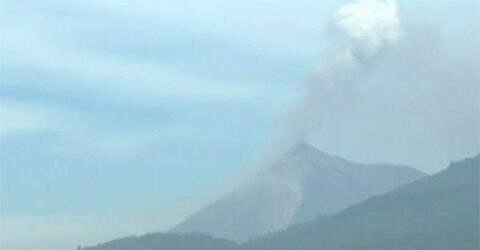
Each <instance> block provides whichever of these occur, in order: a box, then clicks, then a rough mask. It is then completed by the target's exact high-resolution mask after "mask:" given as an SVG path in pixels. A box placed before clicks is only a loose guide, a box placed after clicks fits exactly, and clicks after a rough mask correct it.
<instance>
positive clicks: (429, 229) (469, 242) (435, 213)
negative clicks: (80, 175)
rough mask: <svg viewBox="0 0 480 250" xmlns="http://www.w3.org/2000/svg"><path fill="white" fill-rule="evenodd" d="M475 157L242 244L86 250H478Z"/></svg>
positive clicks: (207, 240) (178, 239) (188, 237)
mask: <svg viewBox="0 0 480 250" xmlns="http://www.w3.org/2000/svg"><path fill="white" fill-rule="evenodd" d="M479 168H480V155H477V156H476V157H474V158H469V159H466V160H463V161H460V162H456V163H453V164H451V166H450V167H449V168H448V169H446V170H444V171H442V172H440V173H438V174H435V175H433V176H429V177H425V178H422V179H420V180H417V181H414V182H412V183H410V184H407V185H405V186H403V187H400V188H397V189H395V190H393V191H391V192H388V193H386V194H383V195H379V196H375V197H373V198H370V199H367V200H365V201H362V202H359V203H357V204H355V205H352V206H350V207H348V208H347V209H345V210H343V211H341V212H338V213H336V214H334V215H331V216H327V217H321V218H320V217H319V218H318V219H316V220H313V221H311V222H308V223H304V224H300V225H296V226H293V227H290V228H289V229H287V230H284V231H280V232H277V233H273V234H269V235H267V236H264V237H261V238H258V239H255V240H251V241H249V242H246V243H243V244H241V245H239V244H235V243H232V242H229V241H227V240H224V239H214V238H211V237H210V236H207V235H202V234H163V233H156V234H147V235H145V236H141V237H130V238H123V239H119V240H114V241H110V242H107V243H104V244H100V245H98V246H97V247H93V248H87V249H193V248H195V249H232V248H241V249H479V247H480V246H479V241H480V237H479V234H480V232H479V223H480V222H479V221H480V220H479V212H480V210H479V202H480V201H479V199H480V194H479V188H480V187H479V178H480V173H479Z"/></svg>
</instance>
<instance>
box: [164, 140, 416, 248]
mask: <svg viewBox="0 0 480 250" xmlns="http://www.w3.org/2000/svg"><path fill="white" fill-rule="evenodd" d="M423 175H424V174H423V173H421V172H419V171H417V170H414V169H412V168H409V167H405V166H396V165H380V164H376V165H363V164H356V163H352V162H349V161H346V160H344V159H341V158H339V157H334V156H330V155H328V154H325V153H322V152H320V151H318V150H317V149H315V148H313V147H311V146H309V145H307V144H303V143H302V144H298V145H296V146H295V147H293V148H292V149H291V150H290V151H288V152H287V153H286V154H284V155H283V156H282V157H281V158H280V159H279V160H278V161H276V162H274V164H272V165H271V166H269V167H268V168H266V169H265V170H264V171H263V172H261V173H260V174H259V175H258V176H256V178H255V179H254V180H252V181H251V182H250V183H248V184H246V185H244V186H242V187H240V188H239V189H237V190H235V191H234V192H233V193H231V194H230V195H227V196H225V197H223V198H222V199H220V200H218V201H216V202H214V203H212V204H210V205H209V206H207V207H205V208H204V209H202V210H200V211H199V212H198V213H196V214H194V215H193V216H191V217H190V218H188V219H187V220H186V221H184V222H182V223H181V224H180V225H178V226H177V227H175V228H173V229H172V232H201V233H206V234H210V235H212V236H214V237H222V238H227V239H230V240H234V241H237V242H241V241H245V240H248V239H250V238H254V237H258V236H261V235H264V234H266V233H269V232H274V231H278V230H281V229H285V228H287V227H288V226H290V225H292V224H295V223H300V222H304V221H309V220H312V219H314V218H316V217H317V216H319V215H328V214H332V213H335V212H337V211H340V210H341V209H343V208H346V207H347V206H349V205H351V204H353V203H356V202H359V201H361V200H364V199H366V198H368V197H371V196H373V195H376V194H380V193H383V192H386V191H389V190H391V189H393V188H395V187H398V186H400V185H403V184H405V183H408V182H411V181H413V180H415V179H418V178H420V177H422V176H423Z"/></svg>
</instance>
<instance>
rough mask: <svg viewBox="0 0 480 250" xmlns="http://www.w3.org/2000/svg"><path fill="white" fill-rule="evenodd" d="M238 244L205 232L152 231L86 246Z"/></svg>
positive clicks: (117, 248) (229, 246)
mask: <svg viewBox="0 0 480 250" xmlns="http://www.w3.org/2000/svg"><path fill="white" fill-rule="evenodd" d="M237 247H238V245H237V244H235V243H233V242H230V241H228V240H225V239H215V238H212V237H210V236H208V235H203V234H197V233H193V234H171V233H151V234H146V235H143V236H140V237H135V236H132V237H126V238H121V239H116V240H112V241H109V242H106V243H102V244H98V245H97V246H93V247H85V248H81V249H85V250H101V249H109V250H112V249H115V250H120V249H132V250H139V249H149V250H150V249H234V248H237Z"/></svg>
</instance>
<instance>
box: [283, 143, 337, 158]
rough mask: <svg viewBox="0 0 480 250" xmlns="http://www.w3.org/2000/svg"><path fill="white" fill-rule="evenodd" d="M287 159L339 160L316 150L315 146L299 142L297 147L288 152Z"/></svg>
mask: <svg viewBox="0 0 480 250" xmlns="http://www.w3.org/2000/svg"><path fill="white" fill-rule="evenodd" d="M284 156H285V157H287V158H291V157H292V156H293V157H301V158H305V159H308V158H312V157H313V158H316V159H318V158H323V159H327V158H329V159H337V158H338V157H335V156H333V155H329V154H327V153H325V152H323V151H320V150H319V149H317V148H315V147H314V146H312V145H310V144H308V143H306V142H298V143H296V144H295V145H293V146H292V147H291V148H290V149H289V150H287V151H286V153H285V155H284Z"/></svg>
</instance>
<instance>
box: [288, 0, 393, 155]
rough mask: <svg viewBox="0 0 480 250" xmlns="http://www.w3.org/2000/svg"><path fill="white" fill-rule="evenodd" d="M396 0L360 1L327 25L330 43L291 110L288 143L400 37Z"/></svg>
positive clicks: (338, 101) (301, 137) (338, 103)
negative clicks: (302, 95) (329, 25)
mask: <svg viewBox="0 0 480 250" xmlns="http://www.w3.org/2000/svg"><path fill="white" fill-rule="evenodd" d="M397 12H398V9H397V5H396V3H395V1H394V0H359V1H357V2H353V3H348V4H345V5H343V6H342V7H340V8H339V9H338V11H337V12H336V13H335V15H334V18H333V23H332V25H331V34H330V35H331V36H330V38H331V39H330V47H329V49H328V51H327V53H326V56H325V58H324V60H323V62H322V63H321V64H319V66H317V68H316V69H315V70H314V73H313V76H312V78H311V79H310V80H311V81H310V82H309V85H308V86H307V91H306V93H305V95H304V97H303V98H302V99H301V100H300V102H299V103H297V105H296V106H295V107H293V109H292V110H291V112H292V114H290V116H289V120H290V122H291V123H290V128H289V129H288V130H289V131H288V132H287V134H288V135H287V138H286V141H287V144H289V145H287V146H291V144H295V143H298V142H300V141H303V140H305V139H306V138H307V137H308V135H309V133H310V132H311V131H312V130H313V129H314V128H315V127H316V126H317V125H318V123H320V122H321V120H323V119H328V111H329V110H332V109H335V107H338V106H342V105H343V106H344V104H342V103H341V102H342V100H345V95H346V94H348V93H349V92H350V91H351V89H352V88H353V86H354V85H355V83H357V82H359V81H360V80H361V78H362V77H363V76H364V75H365V74H366V71H367V69H368V68H370V67H372V66H374V65H375V63H376V61H377V58H378V55H379V54H380V53H381V52H382V51H384V50H386V49H388V48H389V47H391V46H392V45H394V44H395V42H396V41H397V40H398V39H399V38H400V37H401V34H402V32H401V25H400V20H399V18H398V14H397Z"/></svg>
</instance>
